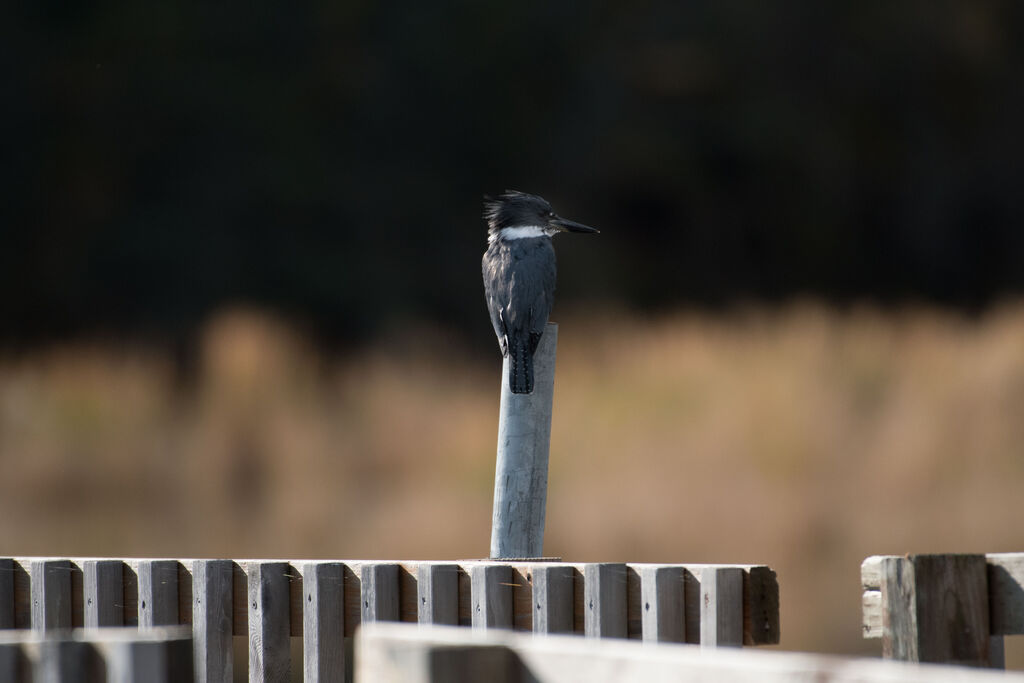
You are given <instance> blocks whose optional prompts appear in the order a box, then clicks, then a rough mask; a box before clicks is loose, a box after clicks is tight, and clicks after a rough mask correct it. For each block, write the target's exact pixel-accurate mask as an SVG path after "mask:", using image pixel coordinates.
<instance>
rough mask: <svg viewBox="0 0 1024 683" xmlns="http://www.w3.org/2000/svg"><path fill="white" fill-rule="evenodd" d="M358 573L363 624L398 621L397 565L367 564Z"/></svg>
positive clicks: (399, 607) (399, 606)
mask: <svg viewBox="0 0 1024 683" xmlns="http://www.w3.org/2000/svg"><path fill="white" fill-rule="evenodd" d="M359 573H360V588H359V597H360V600H361V601H362V621H363V623H369V622H373V621H398V620H399V618H400V615H401V602H400V601H399V592H398V565H397V564H393V563H383V562H368V563H366V564H363V565H362V566H361V567H360V569H359Z"/></svg>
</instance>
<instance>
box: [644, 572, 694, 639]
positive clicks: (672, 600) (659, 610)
mask: <svg viewBox="0 0 1024 683" xmlns="http://www.w3.org/2000/svg"><path fill="white" fill-rule="evenodd" d="M683 580H684V579H683V570H682V568H681V567H658V566H646V567H642V568H641V569H640V615H641V616H640V620H641V637H642V639H643V640H644V642H648V643H685V642H686V618H685V612H684V609H683V595H684V592H683Z"/></svg>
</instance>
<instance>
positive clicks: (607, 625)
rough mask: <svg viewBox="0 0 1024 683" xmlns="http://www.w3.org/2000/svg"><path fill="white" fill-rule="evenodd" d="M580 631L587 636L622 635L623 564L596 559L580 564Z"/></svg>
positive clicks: (610, 636) (624, 620)
mask: <svg viewBox="0 0 1024 683" xmlns="http://www.w3.org/2000/svg"><path fill="white" fill-rule="evenodd" d="M583 601H584V624H583V634H584V635H585V636H586V637H588V638H625V637H627V628H626V565H625V564H622V563H618V562H599V563H588V564H585V565H583Z"/></svg>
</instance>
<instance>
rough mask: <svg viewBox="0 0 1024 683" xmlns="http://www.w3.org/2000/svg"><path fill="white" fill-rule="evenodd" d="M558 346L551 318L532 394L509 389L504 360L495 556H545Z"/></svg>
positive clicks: (536, 358)
mask: <svg viewBox="0 0 1024 683" xmlns="http://www.w3.org/2000/svg"><path fill="white" fill-rule="evenodd" d="M557 345H558V325H557V324H555V323H548V324H547V326H546V327H545V328H544V334H543V335H541V339H540V343H539V344H538V346H537V350H536V351H535V352H534V354H533V373H534V384H533V393H530V394H513V393H512V391H511V389H510V388H509V380H508V375H509V359H508V356H506V357H505V359H504V362H503V364H502V372H501V404H500V409H499V411H500V414H499V417H498V456H497V463H496V466H495V474H494V510H493V514H492V517H491V555H490V556H491V558H492V559H531V558H540V557H543V556H544V517H545V514H546V506H547V495H548V449H549V445H550V441H551V405H552V399H553V397H554V391H555V349H556V347H557Z"/></svg>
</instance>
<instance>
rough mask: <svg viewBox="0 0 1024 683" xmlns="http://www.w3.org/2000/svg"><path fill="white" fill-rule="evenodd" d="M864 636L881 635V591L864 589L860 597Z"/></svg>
mask: <svg viewBox="0 0 1024 683" xmlns="http://www.w3.org/2000/svg"><path fill="white" fill-rule="evenodd" d="M860 604H861V614H862V616H863V620H862V622H861V627H862V629H863V631H864V637H865V638H881V637H882V591H880V590H873V591H864V593H863V594H862V595H861V598H860Z"/></svg>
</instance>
